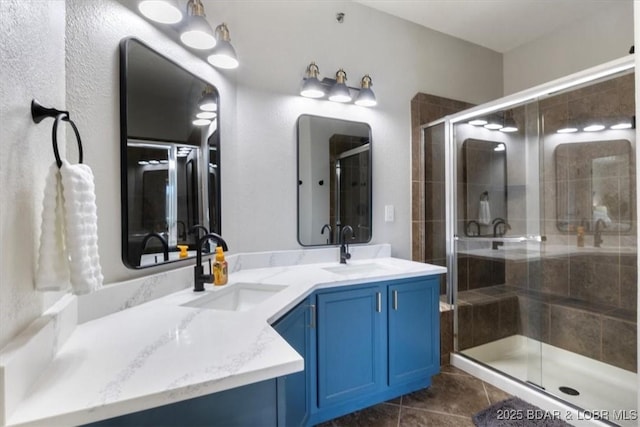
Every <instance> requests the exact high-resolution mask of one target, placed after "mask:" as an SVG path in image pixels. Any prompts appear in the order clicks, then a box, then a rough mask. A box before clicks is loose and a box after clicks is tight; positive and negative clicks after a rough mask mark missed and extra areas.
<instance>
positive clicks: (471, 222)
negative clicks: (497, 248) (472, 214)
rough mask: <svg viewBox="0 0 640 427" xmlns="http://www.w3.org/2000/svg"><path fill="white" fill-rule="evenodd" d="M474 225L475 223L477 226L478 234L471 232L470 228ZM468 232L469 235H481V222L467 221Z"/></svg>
mask: <svg viewBox="0 0 640 427" xmlns="http://www.w3.org/2000/svg"><path fill="white" fill-rule="evenodd" d="M472 225H475V226H476V231H477V234H471V233H470V230H469V229H470V228H471V226H472ZM466 232H467V236H479V235H480V223H478V221H474V220H471V221H469V222H468V223H467V230H466Z"/></svg>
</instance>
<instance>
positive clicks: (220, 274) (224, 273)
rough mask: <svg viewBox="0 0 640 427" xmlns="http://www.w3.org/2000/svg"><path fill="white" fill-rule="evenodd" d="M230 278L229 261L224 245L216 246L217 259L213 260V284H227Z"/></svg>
mask: <svg viewBox="0 0 640 427" xmlns="http://www.w3.org/2000/svg"><path fill="white" fill-rule="evenodd" d="M228 280H229V273H228V270H227V261H226V260H225V259H224V252H223V251H222V246H218V247H216V260H215V261H214V262H213V284H214V285H215V286H221V285H226V284H227V281H228Z"/></svg>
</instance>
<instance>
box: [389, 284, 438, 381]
mask: <svg viewBox="0 0 640 427" xmlns="http://www.w3.org/2000/svg"><path fill="white" fill-rule="evenodd" d="M388 290H389V385H390V386H395V385H398V384H403V383H407V382H411V381H414V380H420V379H423V378H425V377H430V376H432V375H434V374H436V373H438V371H439V369H440V310H439V286H438V278H437V277H434V278H427V279H419V280H412V281H408V282H404V283H397V284H390V285H389V288H388Z"/></svg>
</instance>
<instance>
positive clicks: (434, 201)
mask: <svg viewBox="0 0 640 427" xmlns="http://www.w3.org/2000/svg"><path fill="white" fill-rule="evenodd" d="M471 107H473V104H469V103H467V102H463V101H456V100H453V99H448V98H442V97H439V96H435V95H427V94H424V93H419V94H417V95H416V96H414V97H413V99H412V100H411V128H412V136H411V196H412V197H411V200H412V213H411V229H412V236H413V242H412V259H413V260H414V261H419V262H428V263H431V264H437V265H443V266H444V265H446V252H445V234H444V233H445V204H444V203H445V192H444V183H445V170H444V164H445V163H444V162H445V158H444V139H441V138H433V139H428V140H427V141H425V144H424V146H423V145H422V143H421V140H422V135H421V133H422V131H421V129H420V126H422V125H425V124H427V123H430V122H433V121H435V120H438V119H441V118H443V117H445V116H447V115H451V114H455V113H457V112H459V111H462V110H465V109H467V108H471ZM441 293H444V289H441Z"/></svg>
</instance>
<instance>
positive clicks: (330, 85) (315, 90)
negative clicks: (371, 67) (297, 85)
mask: <svg viewBox="0 0 640 427" xmlns="http://www.w3.org/2000/svg"><path fill="white" fill-rule="evenodd" d="M319 74H320V69H319V68H318V66H317V65H316V63H315V62H311V63H310V64H309V66H308V67H307V70H306V76H305V77H304V78H303V79H302V87H301V89H300V96H304V97H305V98H315V99H320V98H324V97H325V96H326V95H327V92H328V99H329V101H333V102H341V103H347V102H351V101H352V100H353V98H352V96H351V93H352V91H353V92H358V96H357V97H356V100H355V102H354V103H355V104H356V105H358V106H361V107H373V106H375V105H377V104H378V102H377V101H376V96H375V94H374V93H373V90H372V89H371V86H372V79H371V76H369V74H365V75H364V76H363V77H362V79H361V80H360V87H359V88H358V87H351V86H347V84H346V81H347V73H346V71H344V69H342V68H340V69H339V70H338V71H337V72H336V78H335V79H330V78H327V77H325V78H323V79H322V80H320V79H319V77H318V76H319Z"/></svg>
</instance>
